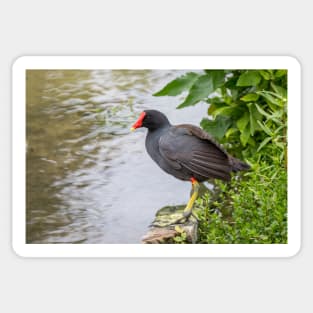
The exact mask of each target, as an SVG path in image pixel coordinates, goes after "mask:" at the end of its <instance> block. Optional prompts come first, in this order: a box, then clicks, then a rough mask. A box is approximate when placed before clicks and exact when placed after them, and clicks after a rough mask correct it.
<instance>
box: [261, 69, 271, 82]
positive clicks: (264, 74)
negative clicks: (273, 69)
mask: <svg viewBox="0 0 313 313" xmlns="http://www.w3.org/2000/svg"><path fill="white" fill-rule="evenodd" d="M259 73H260V74H261V76H262V77H263V78H264V79H265V80H270V79H271V73H269V72H268V71H260V72H259Z"/></svg>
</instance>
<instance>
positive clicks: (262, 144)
mask: <svg viewBox="0 0 313 313" xmlns="http://www.w3.org/2000/svg"><path fill="white" fill-rule="evenodd" d="M271 140H272V138H271V137H266V138H265V139H264V140H263V141H262V142H261V144H260V146H259V148H258V150H257V152H259V151H260V150H261V149H262V148H263V147H264V146H266V144H267V143H268V142H269V141H271Z"/></svg>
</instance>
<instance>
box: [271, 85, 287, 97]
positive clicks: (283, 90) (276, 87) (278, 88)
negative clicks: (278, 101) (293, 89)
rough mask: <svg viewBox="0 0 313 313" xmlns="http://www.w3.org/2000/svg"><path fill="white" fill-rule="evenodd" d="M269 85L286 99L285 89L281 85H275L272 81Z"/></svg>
mask: <svg viewBox="0 0 313 313" xmlns="http://www.w3.org/2000/svg"><path fill="white" fill-rule="evenodd" d="M271 87H272V88H273V90H274V91H275V92H276V93H277V94H278V95H279V96H280V97H281V98H282V99H283V100H285V101H286V99H287V90H286V89H285V88H283V87H281V86H277V85H275V84H274V83H273V82H271Z"/></svg>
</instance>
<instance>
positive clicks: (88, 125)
mask: <svg viewBox="0 0 313 313" xmlns="http://www.w3.org/2000/svg"><path fill="white" fill-rule="evenodd" d="M183 72H184V71H164V70H159V71H157V70H144V71H143V70H137V71H129V70H123V71H121V70H112V71H111V70H92V71H87V70H75V71H72V70H65V71H64V70H28V71H27V242H28V243H139V242H140V238H141V237H142V236H143V235H144V233H145V232H146V230H147V227H148V226H149V224H150V222H151V221H152V219H153V217H154V214H155V213H156V211H157V210H158V209H159V208H161V207H163V206H165V205H176V204H182V203H186V201H187V199H188V196H189V191H190V184H189V183H186V182H181V181H179V180H177V179H175V178H173V177H171V176H169V175H167V174H165V173H164V172H162V170H161V169H159V168H158V166H157V165H156V164H155V163H154V162H153V161H152V160H151V159H150V158H149V156H148V155H147V153H146V150H145V146H144V139H145V133H146V130H145V129H140V130H137V131H136V132H134V133H130V132H129V128H130V126H131V125H132V124H133V123H134V122H135V120H136V118H137V117H138V115H139V114H140V112H141V111H142V110H143V109H148V108H153V109H158V110H160V111H163V112H164V113H165V114H166V115H167V116H168V117H169V119H170V121H171V122H172V123H174V124H179V123H194V124H199V122H200V120H201V118H202V116H203V115H204V114H205V112H206V109H207V108H206V105H205V104H202V105H201V104H200V105H197V106H195V107H193V108H187V109H183V110H176V109H175V107H176V106H177V104H179V101H181V100H182V98H179V97H153V96H152V94H153V93H154V92H155V91H157V90H159V89H160V88H161V87H162V86H164V85H165V84H166V83H167V82H168V81H170V80H172V79H173V78H175V77H177V76H179V75H181V74H182V73H183Z"/></svg>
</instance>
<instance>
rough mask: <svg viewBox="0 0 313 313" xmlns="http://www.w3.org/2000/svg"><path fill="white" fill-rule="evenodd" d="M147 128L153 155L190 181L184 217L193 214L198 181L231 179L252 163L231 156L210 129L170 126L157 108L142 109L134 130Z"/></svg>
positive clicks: (148, 148) (166, 170)
mask: <svg viewBox="0 0 313 313" xmlns="http://www.w3.org/2000/svg"><path fill="white" fill-rule="evenodd" d="M139 127H146V128H148V133H147V136H146V149H147V152H148V153H149V155H150V157H151V158H152V159H153V160H154V161H155V162H156V163H157V164H158V165H159V166H160V167H161V168H162V169H163V170H164V171H165V172H166V173H168V174H171V175H173V176H175V177H176V178H178V179H181V180H186V181H191V183H192V191H193V192H192V195H191V197H190V199H189V201H188V203H187V206H186V208H185V209H184V214H183V217H182V218H181V219H180V220H178V221H176V222H180V221H181V220H182V219H183V218H186V219H188V218H189V216H190V215H191V214H192V207H193V204H194V202H195V200H196V198H197V196H198V191H199V183H198V182H203V181H205V180H207V179H209V178H218V179H222V180H224V181H229V180H230V177H231V176H230V173H231V172H236V171H241V170H247V169H249V168H250V167H249V165H248V164H246V163H244V162H242V161H240V160H238V159H236V158H234V157H232V156H231V155H229V154H228V153H227V152H226V151H225V150H224V149H223V148H222V147H221V146H220V145H219V144H218V143H217V142H216V141H215V140H214V139H213V138H212V137H211V136H210V135H209V134H208V133H207V132H205V131H203V130H202V129H201V128H199V127H197V126H194V125H189V124H182V125H175V126H174V125H171V124H170V122H169V120H168V119H167V117H166V116H165V115H164V114H163V113H161V112H159V111H157V110H145V111H143V112H142V113H141V114H140V115H139V118H138V120H137V122H136V123H135V124H134V125H133V126H132V128H131V130H135V129H136V128H139Z"/></svg>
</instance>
